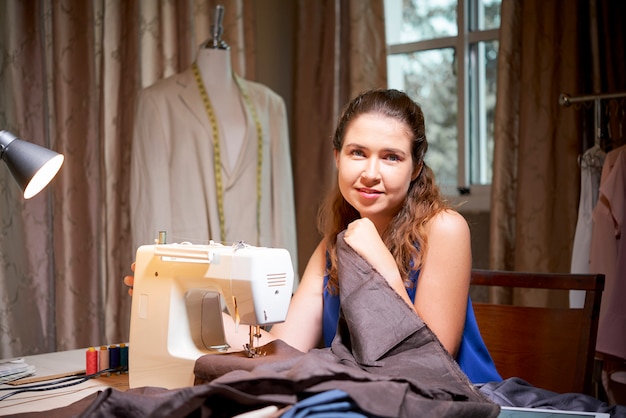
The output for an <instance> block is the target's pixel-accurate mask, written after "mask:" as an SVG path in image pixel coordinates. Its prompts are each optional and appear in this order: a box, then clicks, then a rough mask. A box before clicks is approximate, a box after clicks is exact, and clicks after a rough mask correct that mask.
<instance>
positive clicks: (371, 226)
mask: <svg viewBox="0 0 626 418" xmlns="http://www.w3.org/2000/svg"><path fill="white" fill-rule="evenodd" d="M333 147H334V157H335V163H336V167H337V187H336V188H335V189H334V190H333V191H332V192H331V194H330V195H329V197H328V199H327V200H326V202H325V204H324V206H323V207H322V210H321V212H320V215H321V216H320V228H321V231H322V232H323V235H324V237H323V239H322V241H321V242H320V243H319V245H318V246H317V248H316V249H315V251H314V253H313V255H312V256H311V258H310V260H309V262H308V264H307V266H306V269H305V271H304V274H303V275H302V278H301V281H300V285H299V286H298V289H297V291H296V292H295V294H294V296H293V299H292V301H291V305H290V307H289V312H288V314H287V318H286V320H285V322H283V323H281V324H276V325H274V326H273V327H272V330H271V334H269V335H266V336H265V337H263V338H264V341H265V342H269V341H270V340H272V339H282V340H283V341H285V342H286V343H288V344H289V345H291V346H293V347H295V348H297V349H299V350H301V351H308V350H310V349H312V348H315V347H317V346H318V345H319V342H320V340H321V339H322V337H323V338H324V343H325V344H326V345H327V346H329V345H330V343H331V341H332V338H333V337H334V335H335V331H336V327H337V320H338V317H339V296H338V294H337V293H338V277H337V256H336V236H337V234H338V233H339V232H341V231H343V230H346V233H345V240H346V242H347V244H348V245H350V246H351V247H352V248H353V249H354V250H355V251H356V252H357V253H359V254H360V255H361V256H362V257H363V258H364V259H365V260H366V261H368V262H369V263H370V264H371V265H372V266H373V267H374V268H375V269H376V270H377V271H378V272H379V273H380V274H381V275H382V276H383V277H384V278H385V279H386V280H387V282H388V283H389V285H390V286H391V287H392V288H393V289H395V291H396V292H397V293H398V294H399V295H400V296H401V297H402V299H403V300H404V301H405V303H407V304H408V305H409V306H410V307H411V308H412V309H413V310H414V311H415V313H416V314H417V315H419V316H420V317H421V318H422V319H423V320H424V322H425V323H426V324H427V325H428V326H429V328H430V329H431V330H432V331H433V332H434V334H435V335H436V336H437V337H438V339H439V340H440V341H441V343H442V345H443V346H444V348H445V349H446V350H447V351H448V352H449V353H450V354H451V355H452V356H453V357H455V358H456V359H457V361H458V362H459V365H460V366H461V369H462V370H463V371H464V372H465V373H466V374H467V375H468V377H469V378H470V380H471V381H472V382H473V383H484V382H487V381H499V380H501V378H500V376H499V375H498V373H497V372H496V370H495V366H494V365H493V362H492V361H491V358H490V356H489V353H488V352H487V349H486V347H485V345H484V343H483V341H482V339H481V337H480V333H479V332H478V328H477V325H476V321H475V319H474V316H473V310H472V308H471V303H470V302H469V296H468V295H469V280H470V272H471V262H472V257H471V248H470V233H469V228H468V225H467V223H466V221H465V220H464V218H463V217H462V216H461V215H460V214H458V213H457V212H455V211H453V210H451V209H450V208H449V207H447V205H446V204H445V202H444V200H443V199H442V197H441V195H440V193H439V189H438V187H437V186H436V185H435V183H434V175H433V173H432V171H431V170H430V168H429V167H428V166H427V165H426V164H425V163H424V154H425V153H426V150H427V148H428V142H427V141H426V135H425V127H424V116H423V114H422V110H421V108H420V107H419V106H418V105H417V104H416V103H415V102H413V101H412V100H411V99H410V98H409V97H408V96H407V95H406V94H404V93H402V92H400V91H397V90H372V91H367V92H365V93H363V94H361V95H359V96H358V97H356V98H355V99H354V100H352V101H351V102H350V103H349V104H348V106H347V107H346V108H345V110H344V112H343V114H342V116H341V117H340V119H339V123H338V126H337V129H336V132H335V135H334V138H333ZM125 282H126V283H127V284H128V285H132V277H131V276H129V277H127V278H125ZM231 327H232V328H233V329H230V330H228V331H227V334H228V335H229V343H230V344H231V345H233V346H241V345H242V344H245V342H246V339H247V336H244V335H241V334H243V333H239V334H238V335H237V334H236V333H234V324H233V323H232V321H231V323H230V324H227V328H231ZM235 340H240V341H235Z"/></svg>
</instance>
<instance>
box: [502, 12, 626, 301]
mask: <svg viewBox="0 0 626 418" xmlns="http://www.w3.org/2000/svg"><path fill="white" fill-rule="evenodd" d="M623 9H624V5H623V4H622V3H621V2H614V1H609V0H599V1H594V2H590V1H587V0H575V1H566V0H555V1H550V2H544V1H541V0H523V1H522V0H504V1H503V2H502V7H501V22H502V23H501V28H500V50H499V57H498V86H497V100H496V110H495V146H494V168H493V173H494V175H493V183H492V212H491V248H490V267H491V268H494V269H504V270H517V271H544V272H568V271H569V268H570V262H571V250H572V244H573V239H574V233H575V228H576V217H577V210H578V201H579V196H580V168H579V166H578V162H577V159H578V156H579V155H580V154H582V152H583V151H584V150H585V149H586V148H587V147H589V146H590V145H591V144H593V138H592V139H591V141H590V140H589V136H590V135H591V136H593V135H594V132H593V129H591V130H590V129H589V128H590V127H592V126H593V119H591V121H590V120H589V116H590V114H589V112H585V109H584V108H581V107H577V108H574V107H571V108H569V107H562V106H560V105H559V100H558V99H559V95H560V94H561V93H567V94H570V95H572V96H576V95H588V94H601V93H611V92H619V91H623V89H624V82H623V81H622V80H620V79H623V77H621V76H618V75H617V74H616V73H619V74H623V70H624V65H625V59H624V54H623V53H622V51H623V45H624V32H625V31H624V29H623V24H622V23H621V22H620V21H621V20H622V16H623V13H624V11H623ZM596 17H597V20H595V18H596ZM620 47H622V48H621V49H620ZM594 60H595V61H594ZM616 68H617V69H621V70H622V71H616ZM591 117H593V115H591ZM492 296H493V298H494V299H495V300H501V301H505V300H510V299H514V300H515V302H517V303H521V304H528V305H555V306H559V305H567V303H568V300H567V295H556V294H550V293H544V292H539V291H520V292H519V293H515V295H514V297H512V295H510V294H509V295H505V294H502V293H496V294H494V295H492Z"/></svg>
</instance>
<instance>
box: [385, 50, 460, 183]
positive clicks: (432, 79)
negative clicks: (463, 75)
mask: <svg viewBox="0 0 626 418" xmlns="http://www.w3.org/2000/svg"><path fill="white" fill-rule="evenodd" d="M387 66H388V77H389V78H388V84H389V87H390V88H396V89H399V90H404V91H406V92H407V94H409V95H410V96H411V97H412V98H413V99H414V100H415V101H416V102H418V103H419V104H420V105H421V107H422V110H423V112H424V118H425V120H426V137H427V138H428V143H429V146H428V152H427V154H426V163H427V164H428V165H429V166H430V167H431V168H432V169H433V171H434V172H435V175H436V177H437V182H438V184H439V185H440V186H442V187H445V188H446V189H447V188H448V187H446V186H449V187H451V188H455V187H456V185H457V169H458V164H457V162H458V156H457V149H458V145H457V144H458V143H457V125H456V124H457V90H456V72H455V71H454V66H455V60H454V49H452V48H445V49H435V50H430V51H422V52H415V53H410V54H397V55H389V56H388V57H387Z"/></svg>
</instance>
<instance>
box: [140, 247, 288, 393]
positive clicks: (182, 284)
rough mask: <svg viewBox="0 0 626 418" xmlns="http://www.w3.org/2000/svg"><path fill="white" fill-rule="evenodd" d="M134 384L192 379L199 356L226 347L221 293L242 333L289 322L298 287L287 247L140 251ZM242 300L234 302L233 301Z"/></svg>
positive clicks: (184, 382) (173, 383)
mask: <svg viewBox="0 0 626 418" xmlns="http://www.w3.org/2000/svg"><path fill="white" fill-rule="evenodd" d="M135 263H136V264H135V282H134V285H133V300H132V308H131V320H130V340H129V385H130V387H131V388H132V387H141V386H159V387H165V388H168V389H172V388H178V387H184V386H192V385H193V382H194V374H193V367H194V364H195V361H196V359H197V358H198V357H200V356H202V355H205V354H210V353H220V352H226V351H241V350H243V347H235V348H234V349H233V348H229V347H228V345H227V344H226V341H225V340H224V332H223V322H222V316H221V311H222V310H221V306H222V305H221V302H220V298H221V299H223V301H224V302H225V303H226V306H227V308H228V312H229V313H230V315H231V316H233V317H234V316H235V315H238V316H239V318H240V322H239V323H240V324H242V325H244V326H241V325H240V326H239V327H238V330H237V332H243V333H245V335H247V334H248V332H249V329H248V328H249V327H248V325H270V324H275V323H278V322H283V321H284V320H285V318H286V316H287V310H288V308H289V302H290V300H291V293H292V289H293V277H294V273H293V267H292V263H291V258H290V255H289V252H288V251H287V250H285V249H279V248H265V247H254V246H249V245H245V244H235V245H233V246H223V245H220V244H214V243H211V244H209V245H192V244H155V245H144V246H141V247H140V248H139V249H138V250H137V258H136V260H135ZM235 305H236V306H235Z"/></svg>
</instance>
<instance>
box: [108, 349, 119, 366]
mask: <svg viewBox="0 0 626 418" xmlns="http://www.w3.org/2000/svg"><path fill="white" fill-rule="evenodd" d="M109 367H110V368H112V369H118V368H119V367H120V348H119V347H118V346H116V345H110V346H109Z"/></svg>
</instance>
